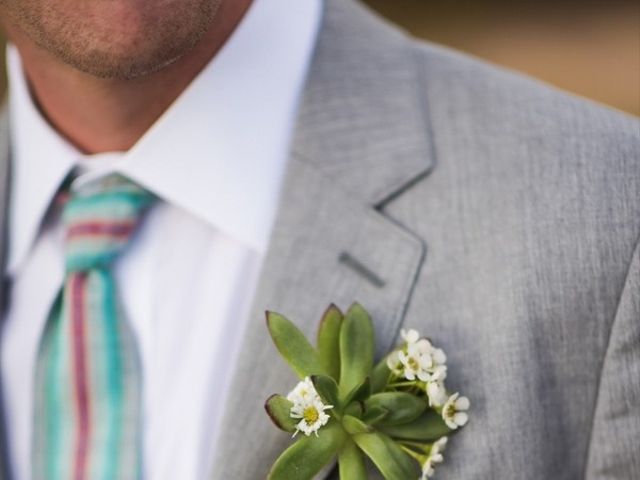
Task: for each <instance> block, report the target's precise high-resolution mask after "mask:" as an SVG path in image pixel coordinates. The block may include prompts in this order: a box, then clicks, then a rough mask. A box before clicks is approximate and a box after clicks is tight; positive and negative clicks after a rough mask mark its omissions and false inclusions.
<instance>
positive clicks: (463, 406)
mask: <svg viewBox="0 0 640 480" xmlns="http://www.w3.org/2000/svg"><path fill="white" fill-rule="evenodd" d="M469 406H470V402H469V399H468V398H467V397H460V394H459V393H454V394H453V395H451V396H450V397H449V399H448V400H447V401H446V402H445V404H444V407H442V419H443V420H444V422H445V423H446V424H447V426H448V427H449V428H450V429H452V430H455V429H457V428H458V427H463V426H464V425H465V424H466V423H467V421H468V420H469V415H468V414H467V410H469Z"/></svg>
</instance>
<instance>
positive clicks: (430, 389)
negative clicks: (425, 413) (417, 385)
mask: <svg viewBox="0 0 640 480" xmlns="http://www.w3.org/2000/svg"><path fill="white" fill-rule="evenodd" d="M425 390H426V392H427V397H429V406H430V407H441V406H442V405H443V404H444V402H446V401H447V391H446V389H445V388H444V384H443V383H442V382H441V381H439V380H430V381H428V382H427V386H426V389H425Z"/></svg>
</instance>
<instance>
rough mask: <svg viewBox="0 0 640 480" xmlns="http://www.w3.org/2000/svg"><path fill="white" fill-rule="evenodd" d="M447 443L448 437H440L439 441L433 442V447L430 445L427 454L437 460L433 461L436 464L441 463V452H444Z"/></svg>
mask: <svg viewBox="0 0 640 480" xmlns="http://www.w3.org/2000/svg"><path fill="white" fill-rule="evenodd" d="M448 441H449V438H448V437H440V439H438V440H436V441H435V442H433V445H431V451H430V452H429V455H430V456H432V457H435V458H436V459H437V460H435V462H436V463H440V462H442V460H443V458H442V452H444V449H445V448H446V447H447V442H448Z"/></svg>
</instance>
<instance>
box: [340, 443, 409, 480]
mask: <svg viewBox="0 0 640 480" xmlns="http://www.w3.org/2000/svg"><path fill="white" fill-rule="evenodd" d="M352 438H353V440H354V441H355V442H356V444H357V445H358V447H360V448H361V449H362V451H363V452H364V453H365V454H366V455H367V456H368V457H369V458H370V459H371V461H372V462H373V463H374V464H375V466H376V467H378V470H380V473H382V475H383V476H384V478H385V479H386V480H407V479H412V478H416V463H415V462H414V461H413V460H412V459H411V457H409V455H407V454H406V453H405V452H404V451H403V450H402V449H401V448H400V447H399V446H398V444H396V443H395V442H394V441H393V440H391V439H390V438H389V437H388V436H386V435H384V434H382V433H378V432H375V433H360V434H358V435H353V437H352Z"/></svg>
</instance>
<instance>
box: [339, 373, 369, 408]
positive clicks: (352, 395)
mask: <svg viewBox="0 0 640 480" xmlns="http://www.w3.org/2000/svg"><path fill="white" fill-rule="evenodd" d="M370 395H371V384H370V382H369V377H366V378H365V379H364V380H363V381H362V383H360V384H359V385H356V386H355V387H353V389H352V390H351V391H350V392H349V393H348V394H347V397H346V398H345V399H344V402H343V403H344V405H349V404H350V403H351V402H363V401H364V400H366V399H367V398H369V396H370Z"/></svg>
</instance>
